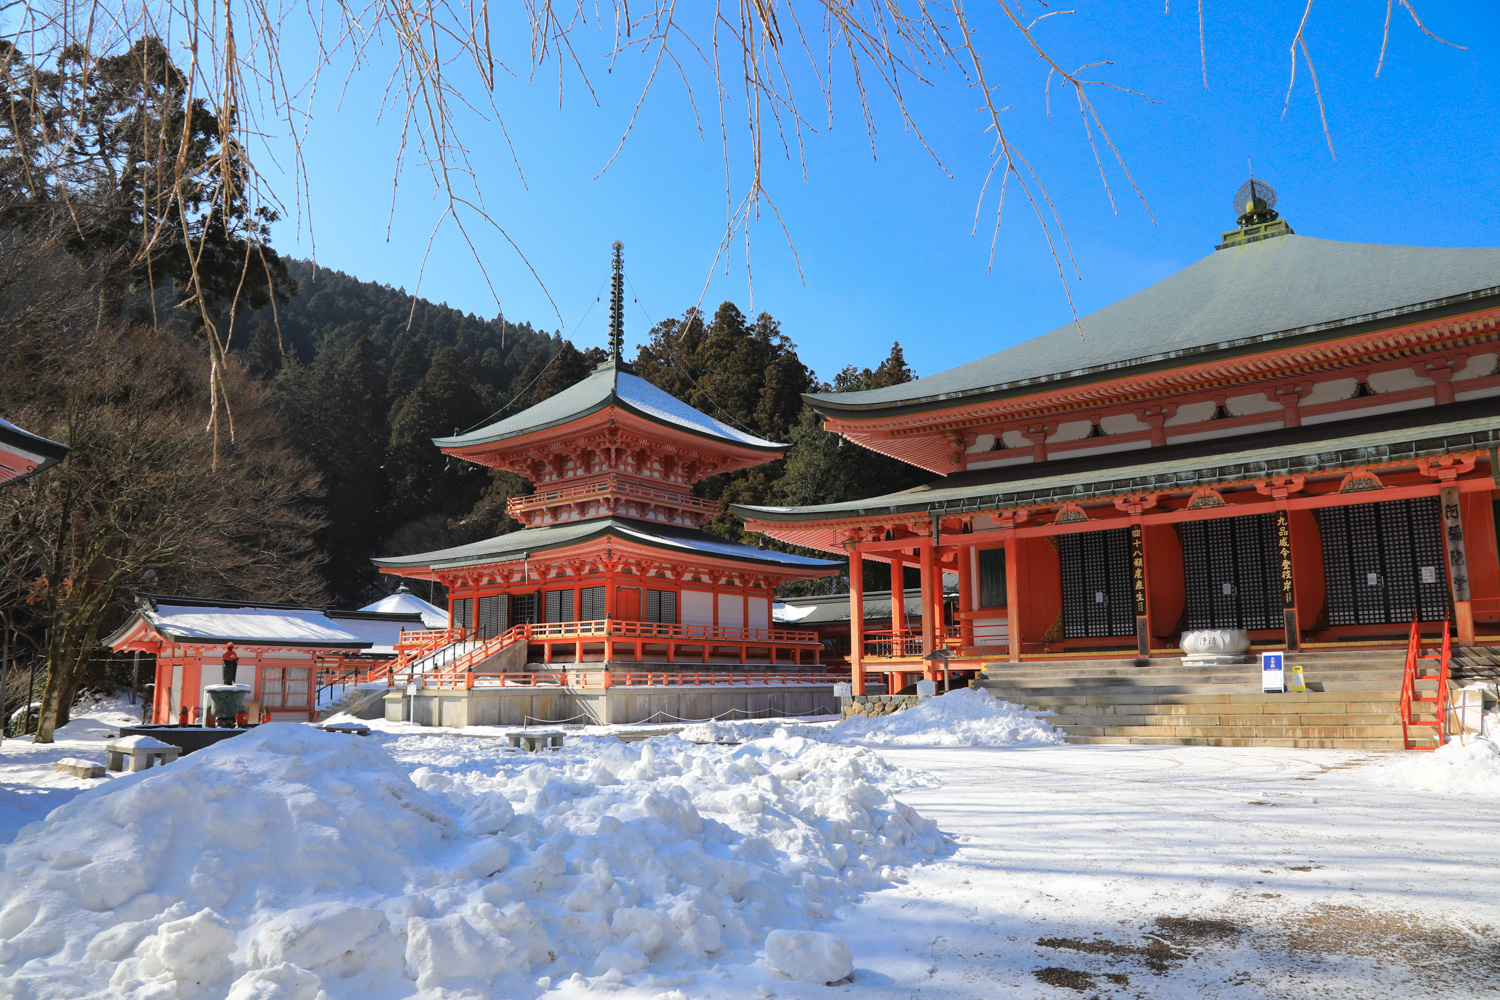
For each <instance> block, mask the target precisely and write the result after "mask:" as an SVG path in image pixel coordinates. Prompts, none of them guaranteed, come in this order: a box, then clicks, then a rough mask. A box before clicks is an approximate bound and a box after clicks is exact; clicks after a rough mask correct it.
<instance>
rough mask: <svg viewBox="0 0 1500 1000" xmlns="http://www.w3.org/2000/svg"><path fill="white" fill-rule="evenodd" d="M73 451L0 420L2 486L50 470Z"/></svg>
mask: <svg viewBox="0 0 1500 1000" xmlns="http://www.w3.org/2000/svg"><path fill="white" fill-rule="evenodd" d="M71 450H72V449H70V448H69V447H68V446H67V445H65V444H59V443H58V442H56V441H52V440H49V439H47V438H44V437H42V436H41V435H40V434H33V433H31V432H30V431H28V430H24V429H22V428H20V427H17V426H16V425H15V424H13V423H11V422H10V421H9V420H6V419H5V418H4V417H0V486H3V485H5V484H6V483H15V482H20V481H21V480H22V479H25V478H26V477H27V476H34V475H36V474H37V473H38V472H42V471H44V470H46V469H50V468H51V467H52V466H54V465H56V464H57V463H58V462H61V461H62V460H63V459H64V458H66V457H67V454H68V452H69V451H71Z"/></svg>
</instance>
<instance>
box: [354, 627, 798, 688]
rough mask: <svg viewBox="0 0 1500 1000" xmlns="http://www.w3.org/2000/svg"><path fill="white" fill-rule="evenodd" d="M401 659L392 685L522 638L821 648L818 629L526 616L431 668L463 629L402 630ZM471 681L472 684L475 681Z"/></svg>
mask: <svg viewBox="0 0 1500 1000" xmlns="http://www.w3.org/2000/svg"><path fill="white" fill-rule="evenodd" d="M401 638H402V641H401V642H400V643H398V644H397V646H396V649H397V651H398V656H397V658H396V661H395V662H394V663H393V664H392V665H391V666H390V667H389V668H387V669H386V670H385V672H384V673H383V675H381V676H379V677H378V679H383V680H385V681H386V683H387V684H390V685H392V686H394V685H397V684H408V683H413V682H416V681H417V680H418V679H420V678H424V677H429V676H432V675H442V676H444V677H448V676H451V677H453V678H454V679H455V683H456V681H457V678H458V677H459V676H460V675H462V674H463V673H465V672H470V671H472V670H473V669H474V668H475V667H477V666H479V664H481V663H483V662H484V661H485V660H488V659H489V658H491V657H492V656H496V655H498V654H499V653H501V652H502V651H504V650H505V649H506V648H507V647H509V646H512V645H514V644H516V643H519V642H527V643H530V642H553V641H566V640H569V639H573V640H580V639H605V640H608V639H614V638H619V639H633V640H641V639H661V640H665V641H668V642H708V643H713V642H725V643H737V644H742V645H754V644H760V643H765V644H767V645H771V646H797V645H804V646H815V647H818V648H820V649H821V648H822V643H821V642H820V641H819V639H818V634H817V633H816V632H809V631H801V630H792V629H764V628H735V627H730V626H719V625H677V624H670V623H666V622H638V621H625V620H622V619H616V618H602V619H598V620H594V621H584V622H527V623H523V624H520V625H513V626H511V627H510V628H509V629H507V630H506V631H504V632H502V633H501V634H500V635H497V636H493V637H491V638H489V639H485V640H482V641H478V642H476V643H475V644H474V645H472V646H471V647H470V648H468V649H466V650H463V651H462V652H460V653H458V654H457V655H456V656H454V657H453V658H452V659H451V660H449V661H448V662H446V663H443V664H441V665H440V666H437V667H435V668H434V669H432V670H423V671H417V670H416V669H415V668H416V667H417V666H418V665H419V664H420V663H421V661H422V660H423V659H426V658H427V657H430V656H433V655H435V654H436V653H438V652H440V651H441V650H442V649H444V648H446V647H447V646H450V645H452V644H453V643H455V642H463V641H472V640H465V639H464V630H463V629H438V630H435V631H431V632H420V633H418V632H406V633H402V637H401ZM471 686H472V685H471Z"/></svg>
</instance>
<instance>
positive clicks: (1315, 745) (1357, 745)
mask: <svg viewBox="0 0 1500 1000" xmlns="http://www.w3.org/2000/svg"><path fill="white" fill-rule="evenodd" d="M1068 742H1069V743H1076V744H1081V745H1086V746H1087V745H1094V746H1211V747H1296V748H1299V749H1306V750H1404V749H1405V744H1403V743H1402V741H1401V738H1400V737H1399V736H1397V737H1396V738H1394V739H1356V738H1349V737H1333V738H1327V739H1242V738H1234V737H1230V738H1204V739H1184V738H1174V737H1169V736H1070V737H1068Z"/></svg>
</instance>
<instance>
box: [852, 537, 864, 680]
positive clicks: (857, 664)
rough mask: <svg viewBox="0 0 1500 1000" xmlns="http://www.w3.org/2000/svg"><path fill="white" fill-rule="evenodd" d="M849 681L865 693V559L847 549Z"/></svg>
mask: <svg viewBox="0 0 1500 1000" xmlns="http://www.w3.org/2000/svg"><path fill="white" fill-rule="evenodd" d="M849 679H850V680H851V681H853V683H854V693H855V694H864V693H865V557H864V556H863V555H862V554H861V553H860V551H859V549H858V548H857V547H855V546H852V545H851V546H850V547H849Z"/></svg>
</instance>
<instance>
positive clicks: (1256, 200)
mask: <svg viewBox="0 0 1500 1000" xmlns="http://www.w3.org/2000/svg"><path fill="white" fill-rule="evenodd" d="M1234 210H1235V212H1237V213H1239V217H1238V218H1236V219H1235V220H1234V222H1235V225H1236V226H1238V227H1239V228H1237V229H1231V230H1230V231H1229V232H1227V233H1225V234H1224V235H1223V239H1224V242H1222V243H1220V244H1219V245H1218V246H1216V247H1214V249H1215V250H1223V249H1225V248H1227V247H1236V246H1243V245H1245V244H1246V243H1254V242H1256V241H1258V240H1269V239H1274V238H1276V237H1277V236H1289V235H1292V227H1291V226H1290V225H1288V224H1287V221H1286V220H1285V219H1283V218H1282V217H1281V216H1280V215H1278V214H1277V213H1276V189H1275V188H1273V187H1272V186H1271V185H1269V184H1267V183H1266V182H1265V181H1263V180H1261V179H1260V178H1259V177H1256V176H1255V175H1254V173H1253V172H1252V174H1251V176H1250V179H1249V180H1248V181H1246V182H1245V183H1243V184H1241V185H1240V189H1239V190H1238V191H1236V192H1235V195H1234Z"/></svg>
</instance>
